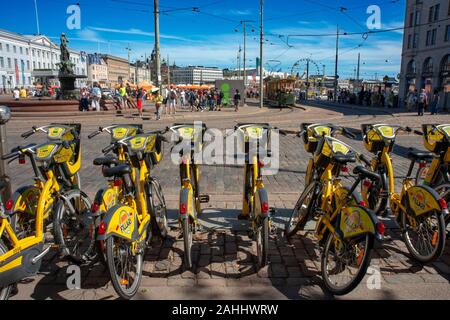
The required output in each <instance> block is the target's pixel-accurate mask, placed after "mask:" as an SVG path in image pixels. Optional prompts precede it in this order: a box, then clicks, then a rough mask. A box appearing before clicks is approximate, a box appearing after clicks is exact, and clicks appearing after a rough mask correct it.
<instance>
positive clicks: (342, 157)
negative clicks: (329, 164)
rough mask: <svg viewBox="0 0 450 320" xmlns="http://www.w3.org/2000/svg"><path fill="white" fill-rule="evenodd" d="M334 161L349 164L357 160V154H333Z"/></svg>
mask: <svg viewBox="0 0 450 320" xmlns="http://www.w3.org/2000/svg"><path fill="white" fill-rule="evenodd" d="M333 161H334V162H336V163H338V164H347V163H354V162H356V156H355V155H354V154H335V155H333Z"/></svg>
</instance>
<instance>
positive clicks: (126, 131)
mask: <svg viewBox="0 0 450 320" xmlns="http://www.w3.org/2000/svg"><path fill="white" fill-rule="evenodd" d="M141 131H142V125H135V124H125V125H118V126H116V127H114V128H113V129H112V130H111V142H116V141H119V140H122V139H125V138H128V137H132V136H135V135H137V134H138V133H139V132H141Z"/></svg>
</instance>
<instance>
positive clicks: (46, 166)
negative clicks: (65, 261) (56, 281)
mask: <svg viewBox="0 0 450 320" xmlns="http://www.w3.org/2000/svg"><path fill="white" fill-rule="evenodd" d="M70 145H71V143H70V142H69V141H53V142H49V143H45V144H42V145H38V146H36V145H34V144H32V145H28V146H26V147H17V148H15V149H13V150H12V152H11V153H10V154H7V155H4V156H3V157H2V160H10V161H9V162H12V161H14V160H17V159H18V160H19V163H21V164H23V163H25V160H26V158H29V159H30V162H31V165H32V167H33V170H34V174H35V184H34V188H32V189H28V191H27V192H25V193H22V198H21V199H20V200H19V201H18V202H14V200H12V199H10V200H8V202H7V203H6V206H5V207H6V210H5V211H2V212H1V214H0V221H1V222H0V235H1V242H0V247H1V250H0V251H1V255H0V288H3V289H2V292H3V291H4V292H6V293H5V294H4V295H3V297H7V296H8V294H7V293H8V291H9V290H10V289H11V287H12V285H14V284H15V283H17V282H18V281H20V280H22V279H24V278H27V277H30V276H34V275H35V274H36V273H37V272H38V271H39V268H40V265H41V261H42V258H43V257H44V256H45V255H46V254H47V253H48V252H49V250H50V249H51V247H52V244H50V243H46V238H45V233H46V231H47V228H49V227H50V225H51V224H53V231H54V238H55V240H54V244H56V246H57V247H58V248H60V249H61V250H64V249H68V254H69V255H70V257H72V258H73V259H75V260H76V259H77V258H78V257H80V256H82V255H83V252H84V250H85V249H86V248H85V246H84V243H85V241H84V239H85V237H87V233H88V228H87V227H86V226H85V225H83V222H82V221H80V219H78V217H81V216H82V215H83V212H85V211H86V210H88V209H89V207H90V205H91V203H90V201H89V198H88V197H87V196H86V195H85V194H84V193H83V192H82V191H80V190H78V189H71V190H64V189H63V188H62V182H61V179H60V176H59V174H57V173H58V172H61V170H62V169H61V166H64V165H66V164H67V162H68V161H69V159H70V158H71V157H72V156H73V154H72V152H71V150H72V149H71V146H70ZM15 205H17V207H13V206H15ZM8 208H9V209H8ZM23 216H26V218H25V219H26V221H27V224H28V225H27V226H26V227H24V223H23V222H22V217H23ZM66 216H68V217H70V218H71V219H74V220H76V221H77V223H75V222H71V223H70V224H66V226H68V227H69V226H70V227H71V230H69V231H71V232H70V235H71V237H70V238H68V237H67V235H68V234H69V233H68V232H67V229H66V228H65V227H64V225H59V223H60V222H61V219H60V218H61V217H66ZM22 223H23V224H22ZM74 226H75V227H74ZM75 231H76V232H75ZM58 233H59V236H58ZM71 244H73V246H71ZM63 253H66V252H63Z"/></svg>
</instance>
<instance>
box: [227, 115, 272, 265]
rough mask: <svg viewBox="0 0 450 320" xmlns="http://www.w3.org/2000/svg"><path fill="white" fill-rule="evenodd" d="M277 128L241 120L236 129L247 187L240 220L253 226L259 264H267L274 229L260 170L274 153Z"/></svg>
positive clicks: (251, 230)
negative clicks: (273, 145) (273, 142)
mask: <svg viewBox="0 0 450 320" xmlns="http://www.w3.org/2000/svg"><path fill="white" fill-rule="evenodd" d="M273 129H276V128H273V127H272V126H270V125H269V124H267V123H248V124H245V123H240V124H237V125H236V126H235V128H234V131H235V132H236V133H237V134H238V138H239V141H240V142H242V143H243V144H242V145H241V148H242V150H241V151H243V155H244V157H245V160H244V190H243V203H242V213H241V214H240V215H239V217H238V218H239V219H240V220H247V219H248V220H249V221H250V224H251V229H250V232H249V235H250V237H251V238H253V239H255V240H256V251H257V259H258V267H260V268H262V267H264V266H265V265H266V264H267V263H268V252H269V233H271V232H272V231H273V226H272V218H271V214H272V211H273V210H270V208H269V197H268V195H267V190H266V189H265V187H264V183H263V176H262V172H261V169H262V168H263V167H264V165H265V162H264V161H265V160H266V158H265V156H267V158H270V157H271V156H272V153H271V150H269V146H270V145H271V142H270V138H271V130H273Z"/></svg>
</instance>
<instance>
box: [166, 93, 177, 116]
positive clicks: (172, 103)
mask: <svg viewBox="0 0 450 320" xmlns="http://www.w3.org/2000/svg"><path fill="white" fill-rule="evenodd" d="M167 98H168V106H169V114H173V115H175V113H176V105H177V92H176V91H175V89H174V88H173V87H170V90H169V93H168V96H167ZM166 114H167V109H166Z"/></svg>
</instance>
